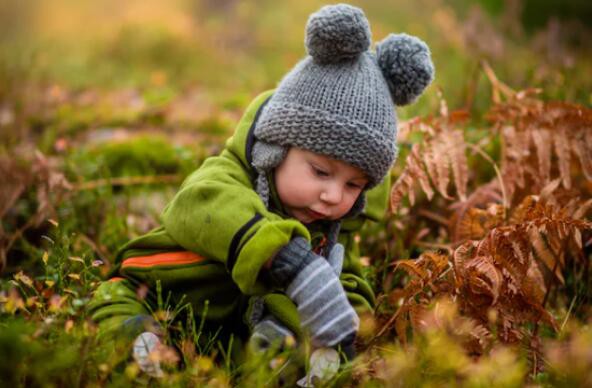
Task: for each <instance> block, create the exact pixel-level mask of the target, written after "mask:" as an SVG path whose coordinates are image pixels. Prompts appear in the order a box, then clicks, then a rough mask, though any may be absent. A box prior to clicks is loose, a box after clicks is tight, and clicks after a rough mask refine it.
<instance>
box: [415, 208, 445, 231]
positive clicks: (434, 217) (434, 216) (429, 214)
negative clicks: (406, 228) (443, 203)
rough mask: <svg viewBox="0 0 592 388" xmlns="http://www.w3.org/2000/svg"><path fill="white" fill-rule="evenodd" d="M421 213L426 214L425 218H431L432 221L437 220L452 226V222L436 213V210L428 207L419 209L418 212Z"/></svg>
mask: <svg viewBox="0 0 592 388" xmlns="http://www.w3.org/2000/svg"><path fill="white" fill-rule="evenodd" d="M417 213H418V214H419V215H422V216H424V217H425V218H429V219H430V220H432V221H436V222H437V223H439V224H441V225H443V226H446V227H448V226H450V223H449V222H448V220H447V219H446V218H444V217H442V216H441V215H439V214H436V213H434V212H431V211H429V210H426V209H419V211H418V212H417Z"/></svg>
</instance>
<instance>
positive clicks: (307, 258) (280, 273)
mask: <svg viewBox="0 0 592 388" xmlns="http://www.w3.org/2000/svg"><path fill="white" fill-rule="evenodd" d="M317 257H318V256H317V255H316V254H314V252H312V251H311V250H310V243H309V242H308V241H306V239H305V238H303V237H295V238H293V239H292V240H291V241H290V242H289V243H288V244H286V245H285V246H284V247H283V248H282V249H280V250H279V252H278V253H277V255H276V256H275V258H274V259H273V262H272V264H271V269H270V273H271V277H272V278H273V280H274V281H275V282H276V283H277V284H279V285H284V286H285V285H287V284H290V283H291V282H292V280H294V278H295V277H296V275H298V273H299V272H300V271H302V269H303V268H304V267H306V266H307V265H308V264H310V263H311V262H313V261H314V260H316V258H317Z"/></svg>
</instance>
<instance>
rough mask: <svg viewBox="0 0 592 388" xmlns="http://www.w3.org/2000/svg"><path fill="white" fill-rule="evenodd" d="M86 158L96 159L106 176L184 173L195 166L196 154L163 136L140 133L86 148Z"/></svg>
mask: <svg viewBox="0 0 592 388" xmlns="http://www.w3.org/2000/svg"><path fill="white" fill-rule="evenodd" d="M88 156H89V158H90V160H95V161H98V162H100V163H99V164H100V165H101V167H102V168H103V169H106V170H107V171H106V172H107V173H108V175H109V176H112V177H123V176H142V175H159V174H183V175H184V174H186V173H188V172H189V171H191V170H192V169H194V168H195V167H197V164H198V163H197V158H196V153H195V152H192V151H191V150H189V149H187V148H185V147H176V146H174V145H172V144H171V143H170V142H169V141H168V140H167V139H166V138H164V137H160V136H154V135H142V136H138V137H135V138H132V139H128V140H124V141H116V142H108V143H102V144H99V145H96V146H94V147H93V148H91V149H90V150H88Z"/></svg>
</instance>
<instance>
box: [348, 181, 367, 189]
mask: <svg viewBox="0 0 592 388" xmlns="http://www.w3.org/2000/svg"><path fill="white" fill-rule="evenodd" d="M347 185H348V186H349V187H351V188H352V189H361V188H363V187H364V186H363V185H360V184H358V183H355V182H348V184H347Z"/></svg>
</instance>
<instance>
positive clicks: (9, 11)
mask: <svg viewBox="0 0 592 388" xmlns="http://www.w3.org/2000/svg"><path fill="white" fill-rule="evenodd" d="M325 3H326V2H322V1H316V0H299V1H295V0H289V1H281V2H278V1H269V0H258V1H237V0H190V1H189V0H168V1H164V0H161V1H158V0H129V1H123V2H122V1H115V0H101V1H81V0H78V1H72V0H52V1H43V0H22V1H14V0H0V128H1V130H2V132H3V133H4V134H6V132H12V135H15V131H21V132H20V133H22V131H26V132H29V131H30V130H31V129H32V130H34V131H40V130H53V131H56V130H57V131H63V130H65V129H69V130H76V129H80V128H81V127H88V126H93V127H97V126H101V125H111V124H113V123H114V122H115V123H121V122H122V121H123V122H124V123H125V122H126V119H127V120H131V121H134V122H137V121H135V119H137V117H135V116H134V114H135V113H136V114H139V113H147V112H148V111H150V112H149V113H148V115H149V116H150V115H151V114H152V115H155V114H156V113H158V112H159V113H161V115H160V119H163V121H162V122H161V123H159V124H165V123H166V124H170V125H190V126H196V125H197V126H198V127H199V126H200V125H201V124H204V125H205V126H207V125H212V126H213V127H214V130H227V129H229V127H227V125H228V124H229V123H226V121H225V120H226V116H225V115H224V114H222V113H221V111H233V110H235V109H237V110H240V109H242V108H244V107H245V105H246V104H247V103H248V101H249V100H250V99H251V98H252V97H253V96H255V95H256V94H258V93H259V92H261V91H263V90H266V89H268V88H272V87H274V85H276V83H277V82H278V81H279V80H280V78H281V76H282V75H283V74H285V73H286V72H287V71H288V70H289V69H290V68H291V67H292V66H293V65H294V64H295V63H296V62H297V61H298V60H299V59H300V58H302V57H303V55H304V54H305V52H304V47H303V39H304V37H303V35H304V33H303V31H304V25H305V23H306V20H307V16H308V15H309V14H310V13H311V12H314V11H315V10H317V9H318V8H319V7H320V6H322V5H324V4H325ZM352 4H354V5H358V6H360V7H362V8H363V9H364V11H365V12H366V14H367V16H368V19H369V20H370V22H371V27H372V32H373V39H374V41H378V40H381V39H382V38H384V37H385V36H386V35H387V34H388V33H390V32H403V31H404V32H407V33H410V34H414V35H417V36H419V37H420V38H422V39H424V40H425V41H426V42H428V44H429V45H430V47H431V49H432V53H433V59H434V62H435V64H436V69H437V78H436V82H435V85H434V87H432V88H431V89H430V91H429V93H428V94H427V95H426V97H424V98H423V99H422V100H421V101H420V103H419V104H417V105H414V106H412V107H409V108H405V109H401V112H400V114H401V115H402V116H403V117H409V116H413V115H416V114H418V113H427V112H430V111H431V110H433V107H434V106H435V105H434V104H435V103H436V98H435V95H436V93H435V91H436V90H438V89H440V90H441V91H442V93H443V96H444V98H445V99H446V100H447V101H448V102H449V105H450V106H452V107H454V108H460V107H468V108H471V109H477V111H478V110H479V109H482V108H483V106H485V105H487V104H488V102H489V101H488V97H489V91H488V87H489V85H488V84H487V82H486V80H485V77H483V74H482V72H481V71H480V68H479V62H480V61H481V60H483V59H485V60H487V61H488V62H489V63H490V64H491V66H492V67H493V69H494V71H495V72H496V74H497V75H498V77H499V78H500V79H501V80H502V81H504V82H506V83H507V84H508V85H510V86H511V87H513V88H516V89H521V88H526V87H540V88H542V89H543V90H544V95H545V97H546V98H549V99H561V100H567V101H571V102H578V103H582V104H585V105H590V104H591V103H592V94H591V90H592V77H591V76H590V74H592V72H591V69H592V55H591V53H592V30H591V28H592V26H591V22H590V21H591V20H592V2H590V1H589V0H479V1H469V0H397V1H394V0H393V1H390V0H381V1H378V0H369V1H363V2H362V1H352ZM65 102H67V103H69V104H74V106H77V107H83V111H84V113H83V112H81V111H78V112H73V111H71V109H70V108H68V107H64V106H63V103H65ZM56 106H57V107H58V109H57V110H56ZM164 108H166V109H165V110H166V112H162V109H164ZM140 111H141V112H140ZM155 111H158V112H156V113H155ZM69 114H72V115H73V116H74V117H70V116H69ZM153 118H154V117H153ZM60 120H66V121H68V122H67V123H62V122H60ZM56 127H57V128H56ZM63 127H69V128H63ZM73 127H75V128H73Z"/></svg>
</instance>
